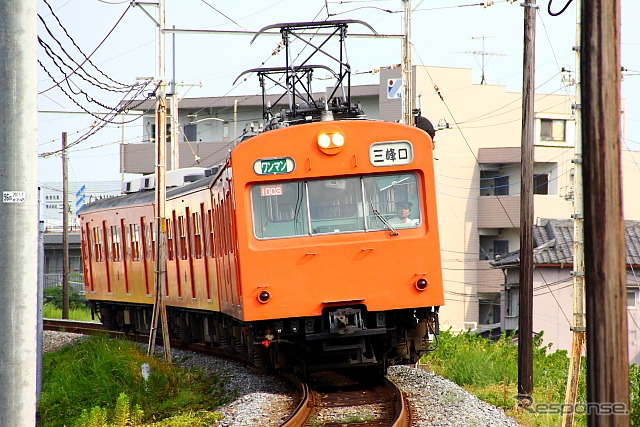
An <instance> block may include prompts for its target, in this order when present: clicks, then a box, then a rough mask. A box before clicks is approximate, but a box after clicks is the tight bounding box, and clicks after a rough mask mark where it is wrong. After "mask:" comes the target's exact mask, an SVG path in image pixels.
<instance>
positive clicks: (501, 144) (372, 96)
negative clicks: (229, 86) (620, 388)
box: [121, 66, 640, 330]
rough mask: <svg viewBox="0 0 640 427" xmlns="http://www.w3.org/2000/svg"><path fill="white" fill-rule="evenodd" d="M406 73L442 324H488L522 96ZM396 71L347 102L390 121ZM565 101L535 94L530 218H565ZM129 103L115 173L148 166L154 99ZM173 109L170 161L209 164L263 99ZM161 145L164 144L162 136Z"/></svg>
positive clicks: (196, 102) (632, 192) (514, 172)
mask: <svg viewBox="0 0 640 427" xmlns="http://www.w3.org/2000/svg"><path fill="white" fill-rule="evenodd" d="M413 71H414V72H413V94H414V96H415V103H414V105H415V106H416V107H419V108H420V109H421V111H422V115H423V116H425V117H427V118H428V119H429V120H430V121H431V122H432V123H433V124H434V125H438V126H437V127H438V128H441V130H439V131H438V132H437V133H436V136H435V147H436V149H435V154H434V155H435V159H436V160H435V172H436V186H437V203H438V206H437V208H438V214H439V221H440V238H441V247H442V259H443V277H444V281H445V296H446V306H445V307H443V309H442V310H441V322H442V327H443V328H449V327H451V328H452V329H455V330H462V329H475V328H477V327H479V326H481V325H495V324H498V323H499V322H500V315H501V314H500V291H501V290H502V288H503V286H504V284H505V278H504V275H503V273H502V271H501V270H500V269H495V268H491V265H490V264H489V262H490V261H491V260H494V259H495V257H496V256H498V255H501V254H506V253H508V252H512V251H514V250H516V249H518V248H519V227H520V224H519V222H520V195H519V194H520V133H521V115H522V113H521V103H522V101H521V94H520V93H518V92H509V91H507V89H506V87H504V86H500V85H480V84H474V83H473V81H472V70H471V69H466V68H447V67H422V66H416V67H414V70H413ZM399 78H400V69H399V68H390V69H381V71H380V83H379V84H372V85H363V86H355V87H353V88H352V92H351V97H352V101H353V102H354V103H360V104H361V105H362V108H363V109H364V111H365V112H366V114H367V116H368V117H370V118H373V119H380V120H386V121H398V120H400V118H401V109H402V105H401V99H399V98H397V97H394V96H393V94H392V93H391V92H390V89H389V88H390V87H393V83H395V82H396V81H397V79H399ZM323 95H324V94H322V93H320V94H318V97H320V96H323ZM271 101H272V108H274V109H275V108H278V107H279V105H280V104H279V103H278V100H277V98H276V97H274V98H273V99H272V100H271ZM571 105H572V100H571V98H570V97H568V96H566V95H549V94H537V95H536V97H535V129H536V130H535V134H536V141H535V148H534V162H535V166H534V175H535V176H534V178H533V179H534V193H535V195H534V210H535V212H534V216H535V217H540V218H559V219H562V218H565V219H568V218H570V217H571V212H572V210H573V208H572V200H573V199H572V194H573V181H574V180H573V163H572V159H573V158H574V154H573V152H574V139H575V124H574V117H573V111H572V108H571ZM138 110H142V111H150V112H151V113H150V114H149V115H148V116H145V118H144V120H145V123H144V129H145V130H144V135H143V142H142V143H138V144H124V145H122V147H121V159H122V163H121V172H125V173H152V172H153V159H154V155H153V153H154V146H155V144H154V143H153V140H152V138H153V135H154V132H155V128H154V127H155V124H154V123H155V119H154V117H153V115H152V111H153V105H152V103H150V102H147V103H146V104H142V105H141V106H140V107H138ZM177 111H178V113H177V115H176V116H177V117H176V119H177V120H176V121H174V123H176V122H177V123H178V126H177V127H178V128H179V132H177V133H174V135H176V134H177V137H175V136H174V140H175V141H174V142H175V143H174V146H177V147H178V150H179V155H178V158H179V160H178V162H176V163H178V164H179V166H180V167H193V166H202V167H210V166H213V165H215V164H217V163H219V162H221V161H222V160H223V159H224V158H225V157H226V154H227V152H228V150H229V149H230V148H231V147H232V146H233V144H235V143H237V142H238V141H240V140H241V139H242V137H243V135H248V134H250V133H251V132H252V131H255V130H257V129H259V127H260V120H261V117H262V99H261V97H259V96H237V97H207V98H194V99H183V100H181V101H180V104H179V107H178V109H177ZM623 119H624V112H623ZM168 126H170V125H168ZM174 127H176V126H175V125H174ZM168 131H169V133H170V131H171V129H170V128H169V129H168ZM167 148H168V149H169V150H171V143H170V142H169V143H168V144H167ZM635 156H639V157H638V159H639V160H640V153H634V152H623V153H622V158H623V161H622V168H623V170H622V174H623V179H624V182H625V183H631V182H638V181H639V180H640V168H639V167H638V166H637V164H636V163H635V159H634V157H635ZM624 198H625V200H637V199H639V198H640V186H633V185H624ZM624 212H625V217H626V218H627V219H640V209H639V208H638V207H637V206H636V205H635V204H632V203H627V204H625V211H624ZM550 309H553V308H552V307H550Z"/></svg>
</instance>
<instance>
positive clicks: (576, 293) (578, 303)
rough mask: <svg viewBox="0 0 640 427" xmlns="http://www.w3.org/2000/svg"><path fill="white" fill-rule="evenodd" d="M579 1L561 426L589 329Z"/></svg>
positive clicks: (569, 416)
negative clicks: (567, 346) (569, 319)
mask: <svg viewBox="0 0 640 427" xmlns="http://www.w3.org/2000/svg"><path fill="white" fill-rule="evenodd" d="M581 2H582V0H577V1H576V19H577V22H576V45H575V46H574V47H573V50H574V52H575V59H576V60H575V67H576V69H575V72H574V76H575V86H574V88H575V104H574V105H573V114H574V117H575V125H576V132H575V140H574V143H575V148H574V158H573V172H574V173H573V326H572V327H571V330H572V338H571V359H570V360H569V373H568V377H567V388H566V390H565V396H564V403H565V408H571V409H570V410H567V411H565V412H564V414H562V426H563V427H570V426H572V425H573V421H574V415H575V413H574V410H573V408H575V404H576V397H577V395H578V381H579V379H580V361H581V358H582V350H583V348H584V338H585V333H586V332H585V331H586V323H585V306H584V292H585V277H584V207H583V206H584V200H583V189H582V134H581V132H580V128H581V121H582V120H581V112H580V108H581V105H580V3H581Z"/></svg>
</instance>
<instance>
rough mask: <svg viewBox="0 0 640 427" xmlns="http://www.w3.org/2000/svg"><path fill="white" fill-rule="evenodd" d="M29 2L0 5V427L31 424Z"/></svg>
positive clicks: (33, 189) (32, 87)
mask: <svg viewBox="0 0 640 427" xmlns="http://www.w3.org/2000/svg"><path fill="white" fill-rule="evenodd" d="M36 22H37V19H36V1H35V0H4V1H0V64H2V66H0V93H1V94H2V98H3V99H2V101H3V107H2V108H0V141H2V142H1V143H0V188H1V189H2V203H0V218H2V226H1V227H0V242H2V249H0V271H2V279H1V280H0V295H1V296H2V297H1V298H0V343H2V344H1V345H0V385H1V386H0V426H12V427H28V426H29V427H30V426H35V425H36V389H37V385H36V383H37V380H36V377H37V374H36V373H37V359H38V355H37V342H38V332H37V331H38V327H37V324H38V320H37V319H38V295H37V290H38V287H37V282H38V262H37V259H38V180H37V171H38V158H37V153H38V129H37V122H38V109H37V93H38V88H37V54H36V36H37V29H36Z"/></svg>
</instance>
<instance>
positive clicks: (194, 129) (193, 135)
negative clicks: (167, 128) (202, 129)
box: [182, 123, 198, 142]
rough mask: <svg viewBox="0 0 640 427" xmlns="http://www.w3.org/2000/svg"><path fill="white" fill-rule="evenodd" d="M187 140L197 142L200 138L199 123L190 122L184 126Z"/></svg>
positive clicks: (183, 129)
mask: <svg viewBox="0 0 640 427" xmlns="http://www.w3.org/2000/svg"><path fill="white" fill-rule="evenodd" d="M182 131H183V132H184V141H185V142H195V141H196V140H197V139H198V125H197V124H195V123H189V124H187V125H184V126H183V127H182Z"/></svg>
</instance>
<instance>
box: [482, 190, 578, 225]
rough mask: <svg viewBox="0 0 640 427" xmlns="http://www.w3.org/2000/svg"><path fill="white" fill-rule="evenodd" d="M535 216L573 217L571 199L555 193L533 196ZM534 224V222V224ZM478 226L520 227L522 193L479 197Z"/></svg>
mask: <svg viewBox="0 0 640 427" xmlns="http://www.w3.org/2000/svg"><path fill="white" fill-rule="evenodd" d="M533 207H534V219H535V218H559V219H561V218H571V212H572V207H571V201H567V200H565V198H564V197H560V196H558V195H554V194H535V195H534V196H533ZM532 225H533V224H532ZM477 227H478V228H519V227H520V195H516V196H485V197H480V198H478V223H477Z"/></svg>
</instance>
